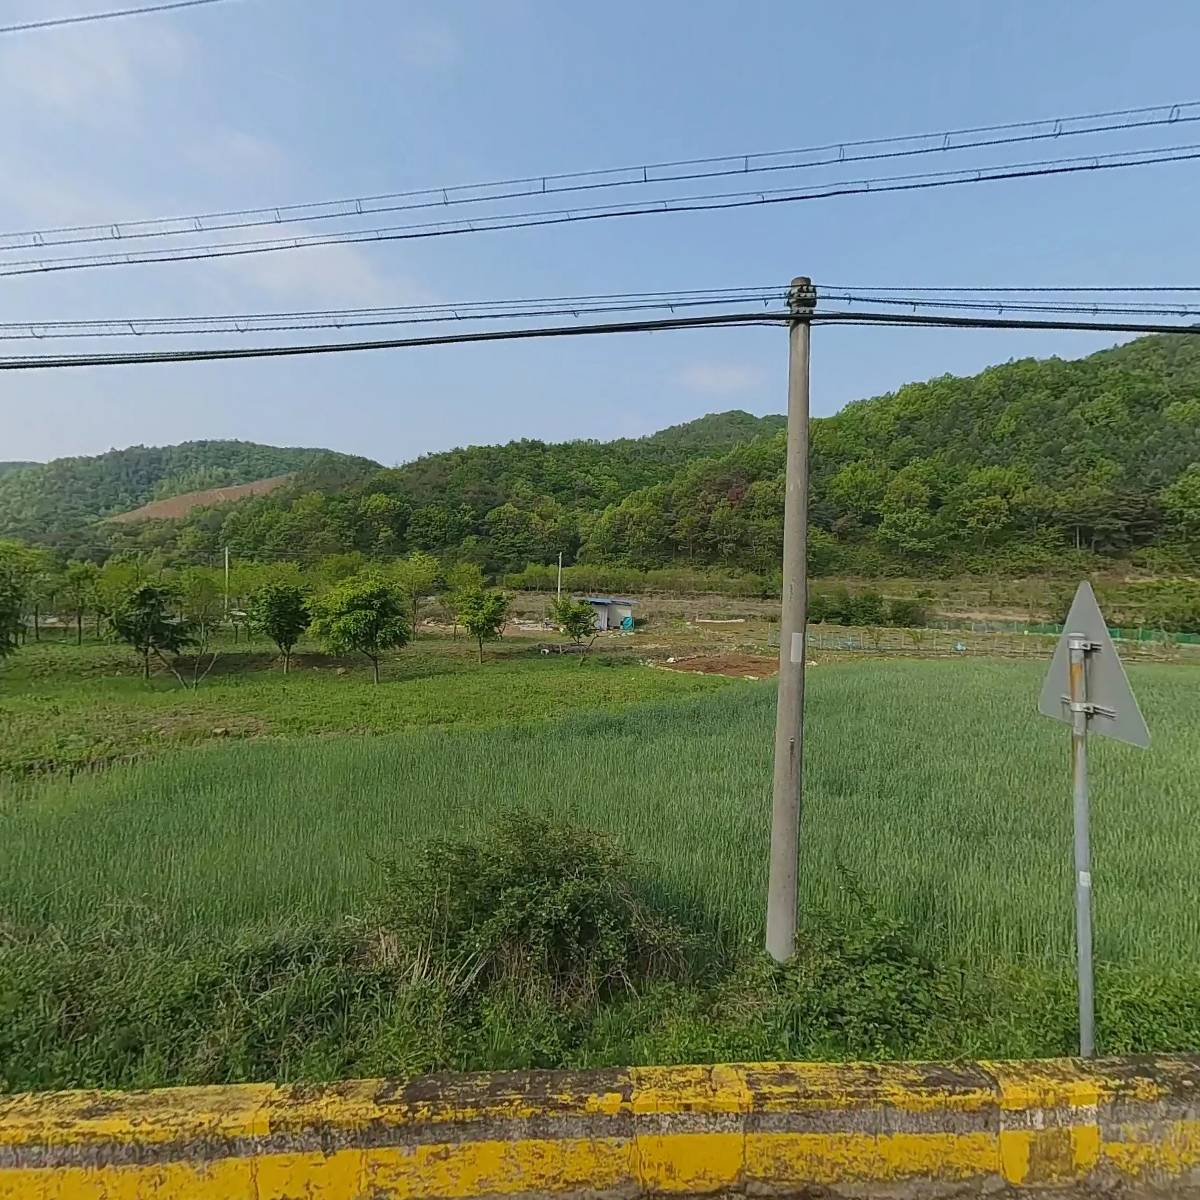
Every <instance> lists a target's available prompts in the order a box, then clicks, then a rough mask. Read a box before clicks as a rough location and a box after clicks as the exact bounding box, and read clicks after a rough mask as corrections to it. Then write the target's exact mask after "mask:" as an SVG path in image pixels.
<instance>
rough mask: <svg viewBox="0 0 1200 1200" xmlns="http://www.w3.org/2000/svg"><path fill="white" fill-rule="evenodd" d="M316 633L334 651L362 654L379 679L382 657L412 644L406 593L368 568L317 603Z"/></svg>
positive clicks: (337, 652) (342, 583)
mask: <svg viewBox="0 0 1200 1200" xmlns="http://www.w3.org/2000/svg"><path fill="white" fill-rule="evenodd" d="M313 607H314V612H315V617H314V619H313V623H312V630H313V633H315V634H316V635H317V637H319V638H320V639H321V641H323V642H324V643H325V645H326V647H327V648H328V649H329V650H330V651H331V652H332V653H334V654H361V655H363V656H364V657H365V658H367V659H368V660H369V661H370V663H371V672H372V676H373V678H374V680H375V682H376V683H378V682H379V659H380V657H381V656H382V655H383V654H385V653H386V652H387V651H388V650H398V649H399V648H400V647H401V646H405V645H407V644H408V639H409V627H408V621H407V619H406V617H405V612H404V607H405V606H404V596H403V595H402V593H401V592H400V590H399V588H397V587H396V585H395V584H394V583H392V582H391V580H389V579H386V578H385V577H384V576H382V575H378V574H374V573H372V572H366V573H364V574H361V575H355V576H352V577H351V578H350V579H346V580H343V581H342V582H341V583H339V584H338V585H337V586H336V587H334V588H332V589H331V590H330V591H329V592H328V593H327V594H326V595H324V596H322V597H321V599H320V600H318V601H317V602H316V604H315V605H314V606H313Z"/></svg>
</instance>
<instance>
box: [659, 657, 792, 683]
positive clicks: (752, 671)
mask: <svg viewBox="0 0 1200 1200" xmlns="http://www.w3.org/2000/svg"><path fill="white" fill-rule="evenodd" d="M656 665H657V666H660V667H662V668H663V669H664V670H667V671H686V672H688V673H689V674H692V675H724V676H725V677H726V678H727V679H768V678H770V676H772V675H774V674H775V673H776V671H778V670H779V662H778V660H777V659H775V658H771V657H769V656H767V655H765V654H695V655H692V656H690V657H688V658H677V659H676V660H675V661H674V662H660V663H658V664H656Z"/></svg>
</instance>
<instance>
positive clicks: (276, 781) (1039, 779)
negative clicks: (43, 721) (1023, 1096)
mask: <svg viewBox="0 0 1200 1200" xmlns="http://www.w3.org/2000/svg"><path fill="white" fill-rule="evenodd" d="M630 672H633V673H635V674H634V676H633V677H634V679H636V680H637V681H638V682H637V683H633V682H630V680H629V679H628V678H627V675H628V674H629V673H630ZM1133 680H1134V684H1135V687H1136V688H1137V690H1138V692H1139V694H1140V695H1141V698H1142V701H1143V705H1144V708H1145V711H1146V715H1147V719H1148V721H1149V723H1150V726H1151V728H1152V730H1153V731H1154V738H1155V742H1154V747H1153V749H1152V750H1150V751H1148V752H1140V751H1136V750H1133V749H1130V748H1127V747H1125V746H1122V745H1118V744H1114V743H1105V742H1103V741H1102V740H1101V739H1093V745H1094V754H1093V789H1094V796H1095V799H1094V814H1093V821H1094V828H1093V842H1094V856H1095V876H1096V881H1097V883H1096V896H1097V907H1098V913H1097V918H1098V954H1099V956H1100V957H1101V958H1104V959H1108V960H1111V961H1118V962H1123V963H1135V962H1148V963H1156V964H1164V965H1165V964H1170V963H1173V962H1177V961H1178V960H1179V959H1181V958H1184V959H1191V960H1196V959H1200V913H1198V912H1197V910H1196V907H1195V905H1194V903H1193V902H1192V887H1193V882H1194V864H1195V861H1196V859H1197V855H1198V854H1200V820H1198V818H1200V792H1198V791H1197V788H1196V785H1195V780H1196V779H1197V778H1200V741H1198V740H1197V739H1196V738H1195V736H1194V726H1193V716H1192V712H1193V708H1194V702H1193V700H1192V696H1193V695H1194V690H1195V687H1196V684H1197V682H1198V679H1197V676H1196V675H1195V674H1194V673H1193V672H1191V671H1189V670H1187V669H1183V668H1170V667H1159V668H1155V667H1141V668H1135V669H1134V671H1133ZM432 682H433V681H432V680H431V679H430V678H428V677H426V678H423V679H421V680H419V681H417V682H414V683H406V684H396V685H392V686H389V687H383V688H380V689H377V690H376V689H373V688H372V687H371V686H370V685H361V686H360V685H354V684H347V683H345V682H344V681H341V680H339V681H338V682H337V683H336V684H333V685H329V684H328V682H327V681H321V686H322V687H323V688H325V690H326V692H328V690H329V687H330V686H332V688H333V690H334V691H335V692H336V691H339V690H340V691H342V692H343V693H345V697H344V699H343V698H342V697H338V702H340V703H342V704H343V706H344V707H343V709H342V713H343V720H345V721H346V724H347V726H348V727H349V728H350V729H356V728H360V727H361V728H371V729H380V728H382V727H384V726H385V724H386V722H388V721H399V722H400V723H401V724H402V725H403V724H414V723H415V722H413V721H412V720H411V718H409V717H408V715H407V713H406V708H405V706H406V705H407V704H410V703H411V704H412V705H414V706H415V705H417V704H419V703H422V702H424V703H425V705H426V708H425V717H424V720H423V721H422V722H421V723H423V724H428V723H433V720H434V718H435V717H436V716H438V715H439V714H442V713H445V712H447V711H448V710H449V709H450V708H454V709H455V711H456V712H457V713H458V714H459V719H462V718H463V715H464V714H478V713H480V712H486V713H487V715H488V718H489V719H488V720H487V721H486V722H476V721H474V720H472V719H470V717H469V715H468V716H467V719H466V721H465V723H466V724H467V725H468V726H472V727H469V728H458V729H441V730H415V731H413V732H409V733H406V734H402V735H399V736H380V737H373V738H370V739H364V738H356V737H338V738H328V737H327V738H317V739H307V740H305V741H300V742H297V741H287V742H270V743H258V742H244V743H239V744H230V745H224V746H221V747H217V748H207V747H206V748H201V749H186V750H180V751H176V752H174V753H172V754H171V755H170V756H167V757H160V758H153V759H149V760H147V761H145V762H142V763H138V764H134V765H131V766H122V767H116V768H113V769H110V770H109V771H107V772H104V773H102V774H98V775H93V776H89V777H80V778H77V779H76V780H75V781H73V782H66V781H63V780H60V779H54V780H50V781H47V782H42V783H38V784H35V785H32V786H30V785H27V786H25V787H23V788H20V789H15V788H10V790H9V794H8V800H7V803H6V807H5V810H4V825H5V831H4V837H3V839H2V841H0V881H2V882H0V903H2V904H3V906H4V909H5V911H6V912H7V913H8V914H9V919H10V920H15V921H17V922H19V923H21V924H27V923H40V922H45V921H50V922H54V923H56V924H61V925H64V926H66V927H68V928H69V927H70V926H72V925H73V924H77V923H78V922H80V921H81V920H83V919H85V918H86V917H88V916H89V915H90V914H92V913H94V912H95V910H96V909H97V907H98V906H104V905H107V904H113V903H118V904H121V905H134V906H137V905H144V906H147V907H148V908H149V909H151V910H152V911H154V912H155V913H156V914H158V916H159V917H160V918H161V919H162V920H164V921H165V923H166V925H167V926H168V927H169V929H170V930H171V932H172V935H173V936H176V935H177V936H180V937H185V938H186V937H190V936H198V937H205V936H208V935H209V934H211V933H212V932H214V931H216V930H222V931H226V932H228V931H232V930H234V929H238V928H242V927H246V926H258V927H264V926H266V927H272V926H274V927H280V926H284V927H286V926H295V925H297V924H309V923H311V922H313V921H316V922H328V921H333V920H336V919H338V918H340V917H341V916H342V915H343V914H346V913H353V912H355V911H356V910H357V908H358V906H359V904H360V901H361V899H362V897H363V896H365V895H366V894H367V893H368V892H369V890H370V887H371V884H372V879H373V876H374V874H375V872H376V866H375V863H376V861H377V860H378V859H379V858H380V857H385V856H389V855H394V854H397V853H402V852H403V847H404V846H405V845H406V844H409V843H411V842H412V841H414V840H417V839H420V838H422V837H426V836H429V835H432V834H438V833H442V832H446V831H455V830H472V829H478V828H480V827H482V826H485V825H486V824H487V822H488V821H489V819H490V818H491V817H492V816H493V815H494V814H495V813H496V812H498V811H499V810H502V809H505V808H510V807H515V806H526V807H532V808H536V809H538V810H539V811H547V812H553V813H557V814H561V815H563V816H567V817H570V818H571V819H573V820H575V821H577V822H579V823H582V824H586V825H591V826H595V827H598V828H602V829H607V830H611V831H613V832H614V833H616V834H617V835H618V836H619V837H620V838H621V839H622V841H623V842H624V843H625V844H626V845H627V847H628V848H629V849H631V850H632V851H633V852H634V853H636V854H638V855H640V856H643V857H645V858H647V859H648V860H650V861H652V862H653V863H654V864H655V866H656V869H657V871H658V872H660V876H661V879H662V880H663V882H664V886H665V887H667V888H669V889H671V890H672V891H673V892H674V893H676V894H678V895H681V896H685V897H686V898H687V899H688V901H689V902H690V903H691V904H694V905H695V906H697V907H699V908H701V909H703V910H704V911H705V912H706V913H707V914H709V915H710V916H711V917H712V919H713V920H714V921H715V922H716V923H717V924H718V925H719V927H720V928H721V929H722V930H724V931H725V932H727V933H728V934H729V935H730V936H731V937H734V938H749V939H754V938H757V936H758V930H759V926H760V922H761V908H762V896H763V888H764V876H763V864H764V861H765V857H766V850H765V839H766V834H767V824H768V807H769V783H770V763H769V751H770V744H771V735H772V721H773V690H772V687H771V685H770V684H745V683H736V684H726V685H725V686H721V687H719V688H718V689H717V690H715V691H714V692H712V693H711V694H706V695H703V696H700V697H683V698H680V699H676V700H672V701H670V702H659V703H655V704H650V705H641V706H638V707H636V708H630V709H627V710H625V711H624V712H621V713H611V712H610V713H607V714H605V713H592V714H583V715H578V716H573V717H569V718H567V719H565V720H564V721H561V722H553V723H535V724H527V725H525V726H524V727H519V726H513V725H508V726H505V727H503V728H483V727H473V726H474V725H476V724H487V725H495V724H497V722H498V720H499V719H500V717H502V716H509V717H515V716H520V715H528V714H529V713H530V711H531V710H532V711H536V712H538V713H541V712H542V711H543V710H544V709H546V708H547V707H548V708H550V709H552V710H555V711H557V710H561V709H569V708H570V707H571V706H572V705H574V704H577V703H579V702H580V699H581V697H582V695H583V693H584V692H585V691H586V692H587V694H588V696H589V698H590V700H591V701H592V702H594V703H600V702H604V703H610V702H611V701H612V700H613V697H614V695H620V696H629V695H634V694H639V692H640V693H641V694H650V693H652V692H653V691H654V690H656V689H658V688H661V687H663V686H664V685H667V686H669V687H674V686H675V685H677V684H694V683H697V682H710V684H711V681H701V680H698V679H697V677H693V676H681V675H672V674H670V673H667V672H660V671H649V670H647V669H645V668H638V667H620V668H602V667H599V666H595V665H592V664H588V665H587V666H585V667H584V668H583V669H582V670H580V669H579V668H578V667H577V666H576V665H575V664H574V663H570V664H568V665H560V664H552V663H546V662H541V661H533V662H529V661H521V662H511V663H503V664H499V663H498V664H492V665H491V667H490V668H489V669H487V670H485V671H483V672H479V671H475V672H467V673H462V674H451V675H449V676H447V677H446V678H445V679H442V680H439V681H438V687H439V691H438V693H437V699H436V702H433V703H430V702H429V701H428V700H425V701H422V698H421V697H419V696H416V697H413V698H412V699H411V700H406V699H403V697H402V694H403V692H404V691H406V690H408V689H413V690H415V689H417V688H420V689H422V691H424V690H426V689H429V688H430V687H431V684H432ZM1038 682H1039V670H1038V669H1037V668H1034V667H1032V666H1027V665H1010V664H1006V663H983V662H978V661H976V662H972V663H960V662H912V661H901V662H889V661H865V662H854V663H846V664H832V665H825V666H821V667H819V668H817V669H815V670H814V671H813V672H812V675H811V679H810V689H809V740H808V747H807V764H806V765H807V770H806V775H807V788H808V795H807V801H806V808H805V813H804V848H803V881H804V899H805V903H806V905H807V906H810V907H817V908H821V907H828V906H836V905H837V904H838V903H839V900H838V897H839V894H840V885H841V883H842V882H843V881H844V880H845V879H848V880H850V881H852V882H853V884H854V885H855V886H858V887H861V888H863V889H864V890H865V891H866V892H867V893H868V894H869V895H870V896H871V897H872V898H873V899H874V900H875V901H876V902H877V903H878V904H879V905H880V906H882V907H883V908H884V909H885V910H886V911H888V912H890V913H894V914H896V915H898V916H900V917H902V918H903V919H904V920H906V921H908V922H910V923H911V924H912V925H913V926H914V927H915V928H916V929H917V930H918V931H919V934H920V937H921V940H922V942H923V944H926V945H927V946H928V947H929V948H930V950H931V951H936V952H937V953H939V954H948V955H951V956H953V957H954V958H956V959H962V960H964V961H966V962H969V963H972V964H976V965H989V964H994V963H996V962H1012V961H1026V960H1034V961H1038V962H1042V963H1062V962H1065V961H1067V960H1068V959H1069V956H1070V953H1071V945H1072V942H1071V923H1070V904H1069V900H1070V887H1071V871H1070V854H1071V827H1070V792H1069V786H1070V779H1069V775H1068V773H1067V735H1066V731H1065V728H1064V727H1060V726H1059V725H1057V724H1055V723H1053V722H1050V721H1047V720H1045V719H1042V718H1039V717H1037V716H1036V715H1035V714H1034V712H1033V703H1034V698H1035V696H1036V692H1037V686H1038ZM307 685H308V681H304V682H303V683H302V682H301V681H300V680H299V679H295V680H292V681H289V683H288V688H289V689H291V688H292V687H293V686H294V687H295V688H296V690H297V691H299V690H300V689H301V688H305V687H307ZM643 685H645V686H643ZM651 685H652V686H651ZM543 689H546V691H545V692H543ZM551 690H554V691H555V692H556V696H557V699H556V702H555V703H554V704H552V705H549V706H547V705H546V704H545V703H544V700H545V695H546V694H548V692H549V691H551ZM240 691H245V692H246V693H248V697H249V698H252V699H253V700H255V701H257V700H260V699H261V693H260V692H259V691H258V688H257V687H255V686H253V685H249V684H247V685H243V686H242V687H241V688H240V689H230V690H228V691H225V692H221V691H219V690H218V689H215V688H214V689H213V690H212V692H211V694H206V693H205V692H203V691H202V692H201V693H199V694H198V695H199V697H203V699H204V702H205V703H206V704H214V705H215V704H218V703H225V704H228V702H229V700H230V698H231V697H236V698H240V695H239V693H240ZM281 691H282V689H277V693H278V692H281ZM160 695H161V694H156V698H157V697H158V696H160ZM376 695H378V697H379V701H380V706H379V707H375V708H373V707H372V705H371V702H372V700H374V699H375V697H376ZM311 699H312V698H311V696H310V695H309V693H308V692H307V691H306V692H303V693H302V694H301V696H300V697H299V698H298V697H297V696H296V695H294V694H289V696H288V706H289V707H288V712H287V714H285V716H284V717H282V718H281V717H276V718H275V719H276V720H277V721H279V723H280V724H281V725H282V726H283V727H285V728H288V729H293V728H302V727H303V724H302V723H303V720H304V719H305V717H306V716H307V714H308V709H307V708H306V707H305V705H306V704H308V703H309V702H310V701H311ZM323 699H324V701H325V703H326V704H330V703H332V701H331V700H330V699H329V698H328V696H327V695H326V696H325V697H324V698H323ZM177 703H178V706H180V707H184V708H188V707H190V706H191V705H192V704H193V703H195V701H194V700H193V699H191V698H188V699H186V700H181V701H178V702H177ZM448 720H449V719H448V718H447V723H448Z"/></svg>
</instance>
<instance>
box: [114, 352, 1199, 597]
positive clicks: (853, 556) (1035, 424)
mask: <svg viewBox="0 0 1200 1200" xmlns="http://www.w3.org/2000/svg"><path fill="white" fill-rule="evenodd" d="M1194 341H1195V339H1172V338H1149V339H1141V340H1140V341H1138V342H1133V343H1130V344H1129V345H1127V346H1123V347H1118V348H1117V349H1115V350H1111V351H1105V352H1102V353H1101V354H1096V355H1092V356H1091V357H1089V358H1085V359H1081V360H1078V361H1063V360H1060V359H1047V360H1034V359H1027V360H1022V361H1018V362H1010V363H1006V364H1004V365H1002V366H998V367H994V368H990V369H989V370H986V371H983V372H982V373H980V374H979V375H976V376H973V377H970V378H956V377H952V376H945V377H943V378H940V379H934V380H931V381H929V382H926V383H918V384H912V385H909V386H907V387H904V388H901V389H900V390H899V391H897V392H895V393H892V394H889V395H885V396H879V397H875V398H873V399H870V400H864V401H859V402H856V403H853V404H850V405H848V406H846V408H844V409H843V410H842V411H841V412H839V413H837V414H835V415H834V416H831V417H826V418H821V419H819V420H817V421H816V422H814V428H813V433H812V453H811V470H810V494H809V507H810V516H811V522H812V536H811V540H810V545H811V563H810V566H811V569H812V570H813V571H814V573H816V574H818V575H821V574H825V575H842V574H852V575H868V576H876V577H886V576H888V575H898V574H908V575H913V574H924V575H931V576H932V575H958V574H1001V575H1029V574H1039V573H1047V574H1052V573H1054V572H1055V571H1057V570H1062V569H1065V568H1066V567H1068V566H1069V568H1070V570H1071V571H1072V572H1073V573H1075V574H1079V573H1085V572H1086V571H1088V570H1091V569H1095V568H1096V567H1098V566H1103V565H1104V564H1105V563H1111V562H1113V561H1133V562H1135V563H1137V564H1139V565H1146V566H1149V567H1152V568H1156V569H1161V570H1167V571H1175V572H1179V571H1189V570H1194V569H1196V567H1197V563H1198V562H1200V399H1197V396H1198V395H1200V349H1197V348H1196V347H1195V346H1193V345H1191V344H1190V343H1191V342H1194ZM1185 343H1186V344H1185ZM734 417H742V418H745V420H736V421H732V420H730V419H731V418H734ZM758 420H759V419H756V418H753V417H749V416H748V414H721V415H720V416H719V417H712V418H704V419H703V421H702V422H696V423H692V426H683V427H680V430H681V431H684V432H679V431H676V432H675V434H674V435H672V431H664V433H662V434H659V435H654V437H652V438H647V439H640V440H635V441H626V442H614V443H607V444H603V443H594V442H574V443H565V444H563V445H561V446H548V445H546V444H545V443H541V442H532V441H524V442H515V443H511V444H509V445H508V446H503V447H471V448H468V449H465V450H456V451H451V452H449V453H447V454H443V455H431V456H428V457H427V458H425V459H420V460H417V462H415V463H410V464H408V465H407V466H405V467H401V468H396V469H392V470H379V471H375V472H373V473H370V474H368V475H366V476H365V477H363V476H359V477H357V478H355V479H353V480H351V481H348V482H346V481H344V485H336V484H330V485H318V484H317V483H316V482H315V481H313V480H312V479H311V478H308V477H307V476H305V477H298V479H297V484H296V486H295V487H293V488H292V489H290V490H285V491H283V492H281V493H277V494H272V495H270V496H264V497H260V498H257V499H252V500H247V501H243V502H241V503H238V504H236V505H228V506H222V507H214V508H210V509H206V510H201V511H198V512H196V513H194V514H192V515H191V516H189V517H188V518H186V519H185V520H182V521H175V522H156V523H149V524H146V525H137V526H133V525H124V526H121V527H117V528H113V529H111V530H110V531H109V532H107V533H105V535H104V537H105V539H106V547H107V549H106V550H102V551H101V552H100V553H101V554H103V553H107V552H112V551H119V550H122V549H125V550H128V549H140V550H143V551H148V550H152V549H161V550H165V551H168V552H171V553H175V554H180V555H185V556H196V555H206V554H207V555H216V554H218V553H220V552H221V550H222V548H223V547H224V546H230V547H231V548H232V549H233V551H234V552H235V553H236V554H238V555H243V556H250V557H256V556H265V557H270V556H273V555H279V554H286V553H288V552H289V550H290V549H291V548H294V547H296V546H302V547H304V549H305V552H306V553H307V554H309V555H312V556H321V555H326V554H333V553H336V552H339V551H346V550H357V551H359V552H361V553H364V554H367V555H371V556H375V555H406V554H409V553H412V552H414V551H421V552H424V553H428V554H432V555H434V556H436V557H439V558H442V559H449V560H453V561H463V562H470V563H474V564H476V565H477V566H479V567H480V568H481V569H482V570H483V571H484V572H485V573H486V574H488V575H493V576H500V575H503V574H506V573H513V572H519V571H521V570H522V569H524V568H525V566H526V565H527V564H531V563H532V564H548V563H552V562H555V561H556V559H557V556H558V555H559V553H560V552H561V553H562V555H563V557H564V561H565V562H566V563H567V564H568V565H573V564H577V565H587V566H593V567H599V566H611V567H628V568H633V569H637V570H656V569H657V570H661V569H667V568H671V567H685V568H707V567H721V568H725V569H736V570H739V571H743V572H750V573H756V574H759V575H761V576H763V577H765V578H768V579H769V578H770V577H771V576H772V575H773V574H774V573H775V572H776V571H777V569H778V563H779V553H780V545H781V539H782V528H783V494H784V488H783V466H784V447H785V434H784V432H783V431H782V430H780V428H779V425H778V420H776V421H775V423H774V424H770V423H768V424H765V425H764V424H763V423H761V422H760V423H758V424H755V422H756V421H758ZM764 420H765V419H764ZM704 422H716V424H715V425H712V424H710V425H707V426H706V425H704ZM697 425H699V426H702V427H703V428H704V429H707V430H708V433H707V434H703V433H701V432H697V431H696V430H695V429H694V428H693V426H697ZM764 430H765V432H764ZM668 435H672V436H668ZM673 438H674V440H673ZM731 438H734V439H736V438H741V439H742V440H740V441H735V442H734V443H733V444H732V445H731V444H730V439H731Z"/></svg>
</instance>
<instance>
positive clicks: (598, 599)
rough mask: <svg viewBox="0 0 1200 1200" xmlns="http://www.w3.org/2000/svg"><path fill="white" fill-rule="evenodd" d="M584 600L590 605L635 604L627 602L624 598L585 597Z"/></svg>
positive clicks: (630, 601)
mask: <svg viewBox="0 0 1200 1200" xmlns="http://www.w3.org/2000/svg"><path fill="white" fill-rule="evenodd" d="M584 600H586V601H587V603H588V604H629V605H632V604H633V601H632V600H626V599H625V598H624V597H623V596H584Z"/></svg>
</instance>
